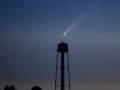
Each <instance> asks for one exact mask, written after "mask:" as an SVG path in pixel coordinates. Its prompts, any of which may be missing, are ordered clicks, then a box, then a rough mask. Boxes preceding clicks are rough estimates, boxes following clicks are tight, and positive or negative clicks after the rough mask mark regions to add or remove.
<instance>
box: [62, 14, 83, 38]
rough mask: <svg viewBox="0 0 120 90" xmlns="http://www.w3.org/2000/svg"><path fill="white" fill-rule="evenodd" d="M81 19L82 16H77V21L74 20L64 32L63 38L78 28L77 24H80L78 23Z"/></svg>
mask: <svg viewBox="0 0 120 90" xmlns="http://www.w3.org/2000/svg"><path fill="white" fill-rule="evenodd" d="M82 19H83V15H81V16H79V17H78V18H77V19H75V20H74V21H73V22H72V24H71V25H70V26H69V27H68V28H67V29H66V30H65V32H64V33H63V37H65V36H66V35H67V34H68V33H69V32H70V31H71V30H75V27H77V26H78V24H80V22H81V21H82Z"/></svg>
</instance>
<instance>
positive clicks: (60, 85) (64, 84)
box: [55, 41, 71, 90]
mask: <svg viewBox="0 0 120 90" xmlns="http://www.w3.org/2000/svg"><path fill="white" fill-rule="evenodd" d="M65 57H66V58H65ZM65 88H67V90H71V88H70V69H69V55H68V44H66V43H64V42H63V41H62V42H61V43H59V44H58V47H57V60H56V75H55V90H65Z"/></svg>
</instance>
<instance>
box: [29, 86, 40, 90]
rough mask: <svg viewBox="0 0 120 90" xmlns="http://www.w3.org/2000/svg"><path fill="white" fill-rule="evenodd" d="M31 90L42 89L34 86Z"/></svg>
mask: <svg viewBox="0 0 120 90" xmlns="http://www.w3.org/2000/svg"><path fill="white" fill-rule="evenodd" d="M31 90H42V88H41V87H38V86H33V88H32V89H31Z"/></svg>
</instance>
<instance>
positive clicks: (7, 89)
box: [4, 85, 16, 90]
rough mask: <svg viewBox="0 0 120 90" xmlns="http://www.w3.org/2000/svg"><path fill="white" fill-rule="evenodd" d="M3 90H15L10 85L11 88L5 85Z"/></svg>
mask: <svg viewBox="0 0 120 90" xmlns="http://www.w3.org/2000/svg"><path fill="white" fill-rule="evenodd" d="M4 90H16V89H15V87H14V85H12V86H8V85H6V86H5V88H4Z"/></svg>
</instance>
